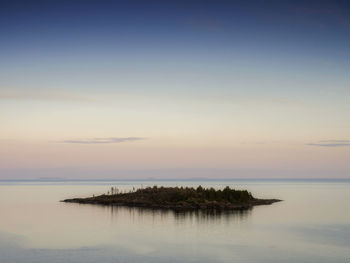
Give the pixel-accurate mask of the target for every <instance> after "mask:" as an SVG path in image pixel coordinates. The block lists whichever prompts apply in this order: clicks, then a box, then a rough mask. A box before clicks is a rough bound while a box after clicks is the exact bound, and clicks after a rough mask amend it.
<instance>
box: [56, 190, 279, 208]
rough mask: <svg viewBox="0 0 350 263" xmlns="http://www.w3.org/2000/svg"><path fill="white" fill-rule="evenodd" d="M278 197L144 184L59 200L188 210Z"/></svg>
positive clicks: (240, 205) (246, 204)
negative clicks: (125, 189) (260, 196)
mask: <svg viewBox="0 0 350 263" xmlns="http://www.w3.org/2000/svg"><path fill="white" fill-rule="evenodd" d="M279 201H281V200H278V199H257V198H254V197H253V196H252V194H251V193H250V192H248V191H246V190H235V189H231V188H230V187H228V186H227V187H225V188H224V189H223V190H215V189H214V188H203V187H201V186H198V187H197V188H193V187H157V186H153V187H147V188H141V189H137V190H132V191H129V192H124V193H123V192H120V193H119V191H118V189H117V188H114V187H112V188H111V191H109V192H108V194H103V195H99V196H93V197H88V198H73V199H65V200H63V201H62V202H67V203H79V204H98V205H119V206H129V207H144V208H152V209H172V210H176V211H189V210H244V209H249V208H252V207H253V206H256V205H270V204H272V203H275V202H279Z"/></svg>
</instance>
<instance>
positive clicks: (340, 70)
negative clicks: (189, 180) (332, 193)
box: [0, 0, 350, 178]
mask: <svg viewBox="0 0 350 263" xmlns="http://www.w3.org/2000/svg"><path fill="white" fill-rule="evenodd" d="M349 33H350V5H349V3H348V1H49V0H47V1H1V2H0V38H1V41H0V58H1V59H0V122H1V125H2V127H3V129H2V132H1V133H0V145H1V149H2V150H0V156H1V157H2V158H1V159H2V161H0V170H1V171H2V172H1V173H0V178H8V177H10V178H12V177H26V176H27V175H26V174H28V176H30V177H33V176H34V175H33V174H35V173H36V172H37V171H44V172H41V173H45V174H47V176H48V177H50V176H55V177H57V176H60V175H62V176H63V177H79V178H81V177H84V175H86V173H87V172H86V171H87V170H88V171H90V173H89V176H91V177H98V176H108V177H123V175H121V174H120V173H121V171H123V173H125V174H127V175H126V176H133V171H134V170H136V172H135V175H134V176H141V177H142V174H143V173H144V174H145V176H146V174H147V176H149V175H150V174H151V173H152V171H155V170H157V171H158V170H160V171H163V172H164V176H168V177H169V176H174V175H175V174H176V176H179V175H178V172H177V173H175V174H174V173H173V171H174V170H176V171H181V173H182V174H183V177H186V176H199V173H200V174H203V173H204V172H203V171H207V172H206V174H207V176H209V177H210V176H213V177H216V176H217V177H242V174H244V176H243V177H246V176H247V177H283V176H284V177H293V176H295V177H349V176H350V175H349V172H350V170H349V167H348V165H347V163H348V162H349V157H348V156H350V154H349V153H350V152H349V149H350V147H348V145H349V143H348V140H349V139H350V138H349V136H348V134H350V124H349V123H350V122H349V117H348V116H349V110H350V106H349V105H348V104H349V103H348V101H349V98H350V88H349V85H350V77H349V75H350V74H349V69H350V62H349V61H350V57H349V56H350V34H349ZM128 138H138V139H140V140H130V139H128ZM98 141H107V142H110V143H91V142H98ZM67 142H74V143H67ZM76 142H81V143H76ZM83 142H89V143H86V144H85V145H84V143H83ZM334 142H336V143H334ZM87 144H89V145H87ZM70 152H75V156H76V160H71V159H69V158H67V157H66V156H67V154H68V153H70ZM135 156H136V157H135ZM282 157H283V158H282ZM104 170H105V171H106V172H105V173H104V172H103V171H104ZM213 170H215V171H216V172H215V174H213V173H214V172H212V171H213ZM57 171H58V172H57ZM62 171H63V172H62ZM77 171H80V172H77ZM91 171H93V172H91ZM130 171H131V172H130ZM150 171H151V172H150ZM186 171H187V172H186ZM193 171H200V172H193ZM218 171H222V174H220V172H218ZM230 171H231V172H230ZM161 173H162V172H161ZM99 174H102V175H99Z"/></svg>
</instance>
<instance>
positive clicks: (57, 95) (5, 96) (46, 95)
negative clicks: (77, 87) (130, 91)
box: [0, 88, 96, 102]
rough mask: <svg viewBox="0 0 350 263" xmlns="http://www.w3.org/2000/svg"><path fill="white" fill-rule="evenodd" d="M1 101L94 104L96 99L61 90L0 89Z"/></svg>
mask: <svg viewBox="0 0 350 263" xmlns="http://www.w3.org/2000/svg"><path fill="white" fill-rule="evenodd" d="M0 100H34V101H73V102H76V101H83V102H93V101H96V99H95V98H93V97H89V96H87V95H84V94H77V93H73V92H69V91H67V90H62V89H61V90H59V89H20V88H12V89H8V88H7V89H6V88H0Z"/></svg>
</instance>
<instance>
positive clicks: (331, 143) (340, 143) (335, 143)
mask: <svg viewBox="0 0 350 263" xmlns="http://www.w3.org/2000/svg"><path fill="white" fill-rule="evenodd" d="M306 145H309V146H321V147H347V146H350V140H322V141H318V142H317V143H307V144H306Z"/></svg>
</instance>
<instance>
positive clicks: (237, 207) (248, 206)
mask: <svg viewBox="0 0 350 263" xmlns="http://www.w3.org/2000/svg"><path fill="white" fill-rule="evenodd" d="M87 199H89V198H72V199H65V200H62V201H61V202H64V203H77V204H90V205H103V206H124V207H137V208H150V209H167V210H176V211H195V210H222V211H224V210H247V209H251V208H253V207H254V206H261V205H271V204H273V203H276V202H281V201H283V200H280V199H255V200H254V201H253V202H250V203H247V204H231V205H221V204H219V203H217V202H212V203H207V204H201V205H196V206H194V205H183V204H180V205H178V204H164V205H160V204H147V203H133V202H128V203H127V202H101V201H96V200H87Z"/></svg>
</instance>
